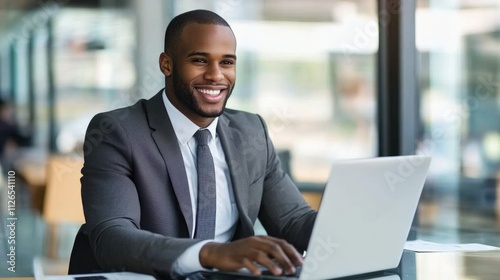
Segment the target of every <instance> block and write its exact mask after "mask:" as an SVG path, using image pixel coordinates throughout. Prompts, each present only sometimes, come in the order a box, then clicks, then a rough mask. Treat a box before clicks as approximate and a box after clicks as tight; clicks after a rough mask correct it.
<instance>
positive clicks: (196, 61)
mask: <svg viewBox="0 0 500 280" xmlns="http://www.w3.org/2000/svg"><path fill="white" fill-rule="evenodd" d="M193 62H195V63H206V62H207V61H206V60H205V59H202V58H197V59H193Z"/></svg>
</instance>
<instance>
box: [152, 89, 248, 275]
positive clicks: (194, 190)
mask: <svg viewBox="0 0 500 280" xmlns="http://www.w3.org/2000/svg"><path fill="white" fill-rule="evenodd" d="M162 97H163V103H164V104H165V108H166V110H167V113H168V116H169V118H170V122H171V123H172V127H173V129H174V132H175V134H176V135H177V140H178V142H179V147H180V149H181V154H182V158H183V160H184V166H185V168H186V175H187V180H188V184H189V194H190V197H191V207H192V210H193V221H192V223H193V235H194V232H195V231H196V211H197V197H198V176H197V173H196V140H195V139H194V137H193V136H194V134H195V133H196V131H198V130H199V129H200V127H198V126H197V125H196V124H194V123H193V122H192V121H191V120H189V119H188V118H187V117H186V116H184V114H182V113H181V112H180V111H179V110H178V109H177V108H175V107H174V105H172V103H171V102H170V100H168V98H167V96H166V93H165V91H163V95H162ZM218 121H219V118H218V117H217V118H215V119H214V121H213V122H212V123H211V124H210V125H209V126H208V127H206V129H208V130H209V131H210V134H212V139H211V140H210V141H209V143H208V147H209V148H210V152H211V153H212V157H213V158H214V166H215V182H216V192H217V194H216V203H217V208H216V216H215V217H216V218H215V238H214V240H215V241H217V242H227V241H229V240H231V238H232V237H233V234H234V231H235V229H236V222H237V220H238V209H237V208H236V202H235V200H234V194H233V187H232V183H231V178H230V174H229V168H228V166H227V163H226V159H225V156H224V150H223V149H222V146H221V143H220V138H219V136H218V135H217V131H216V128H217V123H218ZM214 136H215V137H214ZM191 237H193V236H191ZM210 241H213V240H207V241H204V242H199V243H197V244H196V245H194V246H191V247H190V248H189V249H187V250H186V251H185V252H184V253H183V254H182V255H181V256H180V257H179V258H178V259H177V261H176V262H175V263H174V264H173V266H172V270H173V272H174V273H175V274H178V275H186V274H188V273H191V272H195V271H198V270H202V269H203V268H202V266H201V264H200V262H199V252H200V250H201V247H202V246H203V245H205V244H206V243H207V242H210ZM194 260H196V262H195V261H194Z"/></svg>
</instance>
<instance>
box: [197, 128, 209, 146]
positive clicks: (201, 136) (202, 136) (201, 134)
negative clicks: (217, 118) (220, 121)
mask: <svg viewBox="0 0 500 280" xmlns="http://www.w3.org/2000/svg"><path fill="white" fill-rule="evenodd" d="M194 138H195V139H196V143H198V145H208V141H210V139H211V138H212V134H210V131H209V130H208V129H200V130H198V131H196V133H195V134H194Z"/></svg>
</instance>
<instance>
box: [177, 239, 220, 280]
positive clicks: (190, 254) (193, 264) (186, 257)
mask: <svg viewBox="0 0 500 280" xmlns="http://www.w3.org/2000/svg"><path fill="white" fill-rule="evenodd" d="M213 241H214V240H203V241H201V242H198V243H196V244H194V245H193V246H191V247H189V248H187V249H186V251H184V253H182V254H181V255H180V256H179V257H178V258H177V260H176V261H175V262H174V263H173V264H172V274H173V276H174V277H178V276H186V275H188V274H191V273H193V272H196V271H202V270H204V271H209V270H210V269H207V268H204V267H202V266H201V264H200V251H201V247H203V245H205V244H207V243H208V242H213Z"/></svg>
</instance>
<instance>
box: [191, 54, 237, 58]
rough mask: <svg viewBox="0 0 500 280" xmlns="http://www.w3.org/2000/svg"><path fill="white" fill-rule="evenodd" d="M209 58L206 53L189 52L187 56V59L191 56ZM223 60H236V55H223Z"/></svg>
mask: <svg viewBox="0 0 500 280" xmlns="http://www.w3.org/2000/svg"><path fill="white" fill-rule="evenodd" d="M197 55H199V56H210V54H209V53H207V52H191V53H190V54H188V55H187V57H191V56H197ZM222 57H223V58H232V59H236V55H234V54H225V55H223V56H222Z"/></svg>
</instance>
